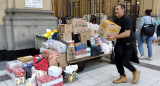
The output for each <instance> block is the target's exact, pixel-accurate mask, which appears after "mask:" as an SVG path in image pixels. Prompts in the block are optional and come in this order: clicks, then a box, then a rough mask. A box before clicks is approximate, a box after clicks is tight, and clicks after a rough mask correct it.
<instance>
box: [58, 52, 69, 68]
mask: <svg viewBox="0 0 160 86" xmlns="http://www.w3.org/2000/svg"><path fill="white" fill-rule="evenodd" d="M59 66H60V67H61V68H63V69H64V67H66V66H68V63H67V55H66V53H64V54H60V57H59Z"/></svg>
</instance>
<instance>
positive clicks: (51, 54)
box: [42, 50, 59, 66]
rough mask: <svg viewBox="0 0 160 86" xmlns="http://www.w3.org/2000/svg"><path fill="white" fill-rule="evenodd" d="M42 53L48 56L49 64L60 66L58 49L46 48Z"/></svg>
mask: <svg viewBox="0 0 160 86" xmlns="http://www.w3.org/2000/svg"><path fill="white" fill-rule="evenodd" d="M42 55H43V57H47V58H48V62H49V66H58V62H59V52H58V51H57V50H44V51H43V52H42Z"/></svg>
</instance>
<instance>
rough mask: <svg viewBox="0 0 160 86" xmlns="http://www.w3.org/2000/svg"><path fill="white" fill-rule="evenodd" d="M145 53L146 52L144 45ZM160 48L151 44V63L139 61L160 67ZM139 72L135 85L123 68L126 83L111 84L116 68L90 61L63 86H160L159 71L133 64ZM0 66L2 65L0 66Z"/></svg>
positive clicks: (7, 82)
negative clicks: (72, 79)
mask: <svg viewBox="0 0 160 86" xmlns="http://www.w3.org/2000/svg"><path fill="white" fill-rule="evenodd" d="M144 47H145V52H146V51H147V50H146V45H145V46H144ZM159 50H160V46H158V45H156V44H153V55H154V56H153V59H152V61H147V60H141V62H143V63H147V64H152V65H156V66H160V53H158V52H159ZM134 65H135V67H136V68H137V69H139V70H140V71H141V74H140V80H139V82H138V83H137V84H132V83H131V80H132V73H131V72H130V71H129V70H128V69H126V68H125V71H126V76H127V80H128V82H127V83H122V84H113V83H112V81H113V80H115V79H117V78H118V77H119V74H118V72H117V69H116V66H115V65H114V64H110V63H108V62H105V61H101V60H92V61H89V62H87V63H86V67H85V69H84V71H82V72H80V73H79V74H78V80H77V81H75V82H72V83H65V84H64V86H160V70H154V69H152V68H148V67H143V66H141V65H139V64H134ZM1 66H2V65H1ZM4 74H5V70H2V71H0V76H1V75H4ZM0 85H1V86H15V84H14V83H13V81H12V80H11V79H9V80H5V81H2V82H0ZM20 86H25V84H23V85H20Z"/></svg>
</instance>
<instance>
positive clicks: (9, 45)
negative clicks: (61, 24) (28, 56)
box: [0, 0, 57, 50]
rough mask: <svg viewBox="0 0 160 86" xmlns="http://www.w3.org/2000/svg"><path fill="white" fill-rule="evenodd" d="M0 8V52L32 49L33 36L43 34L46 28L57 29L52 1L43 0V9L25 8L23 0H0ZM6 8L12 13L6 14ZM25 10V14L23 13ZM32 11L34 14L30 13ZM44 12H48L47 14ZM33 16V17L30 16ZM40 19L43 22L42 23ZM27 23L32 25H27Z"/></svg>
mask: <svg viewBox="0 0 160 86" xmlns="http://www.w3.org/2000/svg"><path fill="white" fill-rule="evenodd" d="M0 6H1V8H0V39H1V41H0V50H4V49H5V50H6V49H7V50H19V49H26V48H34V35H36V34H41V33H42V31H43V32H45V29H46V28H52V29H53V28H57V26H56V25H57V19H56V18H55V17H53V12H52V11H53V10H52V9H53V8H52V0H43V8H30V7H25V0H0ZM8 8H11V9H12V10H11V11H12V12H8V13H6V9H8ZM15 9H23V10H15ZM26 9H28V10H26ZM25 10H26V12H24V11H25ZM32 10H33V11H35V12H32ZM37 10H39V11H40V12H36V11H37ZM46 10H48V11H49V12H48V11H46ZM41 12H42V13H41ZM9 13H13V14H9ZM20 14H21V15H20ZM33 14H34V16H32V15H33ZM41 14H43V15H46V16H43V17H42V16H40V15H41ZM9 15H10V16H9ZM11 15H12V16H11ZM23 15H27V16H23ZM36 15H37V16H36ZM38 16H39V17H38ZM31 17H33V18H31ZM13 18H15V19H13ZM36 18H38V19H36ZM42 19H44V20H43V21H42ZM27 21H30V22H33V23H27ZM40 21H41V22H40ZM47 22H50V23H47ZM51 23H52V24H51ZM21 24H24V25H21ZM25 24H26V25H25ZM43 24H46V25H43ZM39 30H41V31H39ZM19 31H21V32H19ZM34 32H35V33H34ZM18 33H21V34H18ZM30 34H32V35H30ZM19 35H22V36H21V37H23V38H21V39H20V38H19V37H20V36H19ZM27 42H28V43H29V42H30V43H31V45H29V46H28V45H27Z"/></svg>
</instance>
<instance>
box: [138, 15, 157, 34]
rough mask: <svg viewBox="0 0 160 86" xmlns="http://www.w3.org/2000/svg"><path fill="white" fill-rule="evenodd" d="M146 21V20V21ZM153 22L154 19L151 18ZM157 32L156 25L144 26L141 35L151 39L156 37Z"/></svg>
mask: <svg viewBox="0 0 160 86" xmlns="http://www.w3.org/2000/svg"><path fill="white" fill-rule="evenodd" d="M144 20H145V19H144ZM151 22H152V18H151ZM154 32H155V25H154V24H153V23H152V24H143V26H142V29H141V35H142V34H144V35H147V36H148V37H151V36H153V35H154Z"/></svg>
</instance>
